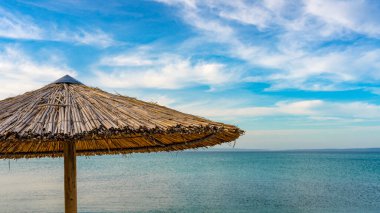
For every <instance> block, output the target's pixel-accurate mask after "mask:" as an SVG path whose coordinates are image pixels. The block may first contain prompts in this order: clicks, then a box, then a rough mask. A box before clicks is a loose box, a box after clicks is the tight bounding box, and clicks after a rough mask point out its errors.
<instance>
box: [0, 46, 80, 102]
mask: <svg viewBox="0 0 380 213" xmlns="http://www.w3.org/2000/svg"><path fill="white" fill-rule="evenodd" d="M65 74H70V75H73V76H75V75H76V72H75V71H74V70H72V69H70V68H69V67H67V66H66V65H63V64H62V63H60V62H59V63H58V61H57V63H49V62H46V61H44V62H41V61H36V60H34V59H32V58H30V57H29V56H28V55H27V54H25V53H24V52H23V51H22V50H21V49H19V48H17V47H12V46H7V47H5V48H3V49H1V50H0V75H1V78H0V85H1V87H0V99H3V98H7V97H11V96H14V95H19V94H20V93H22V92H27V91H29V90H33V89H37V88H38V87H41V86H44V84H47V83H50V82H52V81H54V80H56V79H58V78H60V77H62V76H63V75H65Z"/></svg>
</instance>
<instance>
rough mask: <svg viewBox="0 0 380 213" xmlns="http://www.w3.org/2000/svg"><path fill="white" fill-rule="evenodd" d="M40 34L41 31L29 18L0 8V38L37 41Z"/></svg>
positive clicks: (40, 36)
mask: <svg viewBox="0 0 380 213" xmlns="http://www.w3.org/2000/svg"><path fill="white" fill-rule="evenodd" d="M42 34H43V32H42V30H41V29H40V28H39V27H38V26H36V25H35V24H34V23H33V21H32V20H31V19H30V18H27V17H23V16H20V15H14V14H12V13H10V12H8V11H6V10H4V9H2V8H0V37H4V38H13V39H33V40H39V39H41V38H42Z"/></svg>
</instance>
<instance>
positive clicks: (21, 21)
mask: <svg viewBox="0 0 380 213" xmlns="http://www.w3.org/2000/svg"><path fill="white" fill-rule="evenodd" d="M0 37H3V38H10V39H24V40H47V41H59V42H68V43H74V44H82V45H93V46H99V47H108V46H111V45H113V44H114V43H116V42H115V41H114V40H113V38H112V36H111V35H109V34H107V33H105V32H103V31H102V30H100V29H91V30H86V29H81V28H79V29H70V30H68V29H60V28H58V27H56V26H52V25H47V26H46V24H45V25H44V26H43V27H42V26H40V25H39V24H37V23H35V21H34V20H33V19H32V18H30V17H28V16H25V15H22V14H16V13H11V12H9V11H6V10H4V9H2V8H1V7H0Z"/></svg>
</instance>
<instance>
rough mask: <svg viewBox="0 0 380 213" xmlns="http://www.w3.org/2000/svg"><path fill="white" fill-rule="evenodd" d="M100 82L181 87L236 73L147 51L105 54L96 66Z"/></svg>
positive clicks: (217, 81) (226, 78) (232, 76)
mask: <svg viewBox="0 0 380 213" xmlns="http://www.w3.org/2000/svg"><path fill="white" fill-rule="evenodd" d="M96 70H97V71H96V72H95V73H96V77H97V81H98V82H101V83H102V84H103V86H106V87H113V88H156V89H181V88H186V87H190V86H199V85H206V86H210V87H213V86H218V85H223V84H227V83H229V82H233V81H234V79H236V76H235V73H234V72H233V71H230V70H228V71H227V69H226V67H225V65H224V64H221V63H216V62H205V61H202V60H195V61H194V60H191V59H190V58H183V57H181V56H178V55H173V54H164V53H160V54H154V53H149V52H146V51H139V50H136V51H131V53H125V54H118V55H113V56H105V57H103V58H102V59H101V60H100V64H98V65H96Z"/></svg>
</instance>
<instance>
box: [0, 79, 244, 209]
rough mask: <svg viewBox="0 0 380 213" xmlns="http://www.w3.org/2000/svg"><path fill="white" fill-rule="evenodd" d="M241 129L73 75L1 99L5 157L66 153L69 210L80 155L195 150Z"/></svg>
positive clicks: (0, 141)
mask: <svg viewBox="0 0 380 213" xmlns="http://www.w3.org/2000/svg"><path fill="white" fill-rule="evenodd" d="M242 133H243V131H242V130H240V129H239V128H237V127H235V126H232V125H227V124H223V123H219V122H213V121H210V120H207V119H205V118H201V117H197V116H193V115H189V114H185V113H181V112H178V111H176V110H173V109H169V108H167V107H163V106H160V105H157V104H154V103H147V102H144V101H140V100H137V99H135V98H130V97H126V96H122V95H117V94H116V95H115V94H110V93H107V92H104V91H102V90H100V89H98V88H93V87H88V86H86V85H84V84H82V83H80V82H79V81H77V80H75V79H73V78H72V77H70V76H64V77H62V78H60V79H58V80H57V81H55V82H53V83H51V84H48V85H46V86H44V87H42V88H40V89H38V90H35V91H32V92H27V93H25V94H23V95H19V96H16V97H12V98H8V99H5V100H2V101H0V158H3V159H9V158H11V159H16V158H34V157H62V156H64V159H65V200H66V202H65V206H66V212H76V162H75V161H76V160H75V156H77V155H103V154H127V153H133V152H157V151H176V150H183V149H192V148H198V147H207V146H213V145H216V144H221V143H224V142H231V141H234V140H235V139H237V138H238V137H239V136H240V135H241V134H242Z"/></svg>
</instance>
